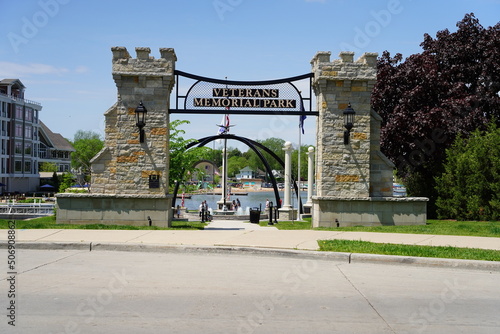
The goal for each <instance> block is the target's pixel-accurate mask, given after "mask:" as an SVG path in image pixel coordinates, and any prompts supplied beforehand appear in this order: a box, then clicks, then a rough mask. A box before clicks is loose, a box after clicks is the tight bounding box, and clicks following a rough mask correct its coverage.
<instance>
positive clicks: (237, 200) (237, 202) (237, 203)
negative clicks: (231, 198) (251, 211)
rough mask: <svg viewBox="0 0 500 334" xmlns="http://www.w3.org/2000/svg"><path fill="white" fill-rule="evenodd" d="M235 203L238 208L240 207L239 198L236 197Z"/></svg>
mask: <svg viewBox="0 0 500 334" xmlns="http://www.w3.org/2000/svg"><path fill="white" fill-rule="evenodd" d="M236 205H238V208H241V203H240V199H239V198H237V199H236Z"/></svg>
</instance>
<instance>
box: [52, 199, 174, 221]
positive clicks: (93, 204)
mask: <svg viewBox="0 0 500 334" xmlns="http://www.w3.org/2000/svg"><path fill="white" fill-rule="evenodd" d="M171 205H172V195H116V194H70V193H61V194H57V204H56V209H57V211H56V221H57V223H58V224H107V225H132V226H148V225H150V224H151V226H159V227H170V226H171V221H172V210H171ZM148 217H149V218H150V219H151V222H150V221H149V219H148Z"/></svg>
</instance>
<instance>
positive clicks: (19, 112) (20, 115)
mask: <svg viewBox="0 0 500 334" xmlns="http://www.w3.org/2000/svg"><path fill="white" fill-rule="evenodd" d="M16 119H23V107H22V106H16Z"/></svg>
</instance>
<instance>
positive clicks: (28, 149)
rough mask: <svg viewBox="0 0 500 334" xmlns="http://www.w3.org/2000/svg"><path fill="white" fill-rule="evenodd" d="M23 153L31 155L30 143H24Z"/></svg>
mask: <svg viewBox="0 0 500 334" xmlns="http://www.w3.org/2000/svg"><path fill="white" fill-rule="evenodd" d="M24 154H26V155H31V144H25V145H24Z"/></svg>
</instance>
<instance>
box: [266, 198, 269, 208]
mask: <svg viewBox="0 0 500 334" xmlns="http://www.w3.org/2000/svg"><path fill="white" fill-rule="evenodd" d="M266 209H269V198H266Z"/></svg>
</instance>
